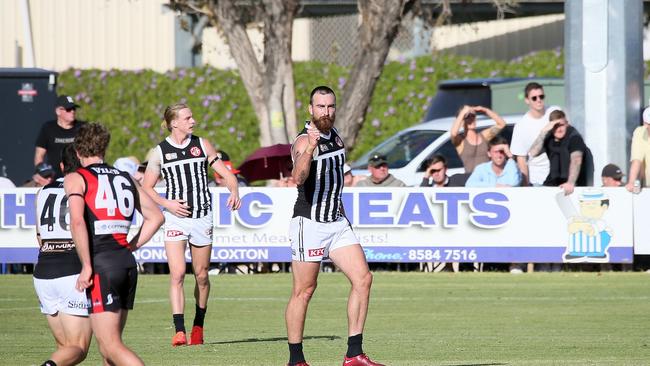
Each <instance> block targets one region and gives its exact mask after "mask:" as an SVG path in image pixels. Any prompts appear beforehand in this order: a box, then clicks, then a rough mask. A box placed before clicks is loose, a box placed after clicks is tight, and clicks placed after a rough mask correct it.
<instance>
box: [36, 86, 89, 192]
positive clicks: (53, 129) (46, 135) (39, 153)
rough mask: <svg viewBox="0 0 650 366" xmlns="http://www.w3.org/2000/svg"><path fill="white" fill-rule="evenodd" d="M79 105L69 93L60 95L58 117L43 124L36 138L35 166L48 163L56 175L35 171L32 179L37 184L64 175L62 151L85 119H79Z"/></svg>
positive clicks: (45, 182) (57, 103)
mask: <svg viewBox="0 0 650 366" xmlns="http://www.w3.org/2000/svg"><path fill="white" fill-rule="evenodd" d="M77 108H79V105H78V104H77V103H75V102H74V100H73V99H72V97H70V96H68V95H60V96H59V97H57V98H56V108H55V109H54V112H55V113H56V119H55V120H51V121H47V122H45V123H44V124H43V126H41V131H40V133H39V134H38V138H37V139H36V151H35V152H34V166H35V167H37V166H39V164H42V163H47V164H49V165H50V166H51V167H52V168H53V170H54V175H53V176H51V177H44V176H43V175H42V174H39V171H36V172H34V175H33V176H32V179H33V180H34V182H36V184H37V185H40V186H44V185H47V184H49V183H51V182H52V181H53V180H54V179H56V178H58V177H62V176H63V173H62V172H61V168H60V166H61V152H62V151H63V148H64V147H65V145H68V144H70V143H72V141H73V140H74V137H75V135H76V134H77V131H78V130H79V127H81V124H82V123H83V121H78V120H77V118H76V117H77V115H76V111H77Z"/></svg>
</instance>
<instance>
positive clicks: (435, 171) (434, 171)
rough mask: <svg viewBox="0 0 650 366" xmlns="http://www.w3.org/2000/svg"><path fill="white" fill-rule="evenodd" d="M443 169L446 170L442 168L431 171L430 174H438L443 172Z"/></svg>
mask: <svg viewBox="0 0 650 366" xmlns="http://www.w3.org/2000/svg"><path fill="white" fill-rule="evenodd" d="M443 169H444V168H440V169H429V174H433V173H438V172H439V171H441V170H443Z"/></svg>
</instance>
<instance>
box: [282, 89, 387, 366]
mask: <svg viewBox="0 0 650 366" xmlns="http://www.w3.org/2000/svg"><path fill="white" fill-rule="evenodd" d="M335 113H336V96H335V95H334V91H332V89H330V88H329V87H326V86H319V87H317V88H315V89H314V90H312V92H311V94H310V97H309V114H310V115H311V121H310V122H309V123H308V124H307V125H306V126H305V128H304V129H303V130H302V132H301V133H300V134H299V135H298V137H296V140H295V142H294V143H293V146H292V147H291V154H292V158H293V162H294V165H293V172H292V175H293V177H295V180H296V183H297V184H298V198H297V200H296V203H295V206H294V211H293V218H292V219H291V226H290V232H289V238H290V240H291V256H292V262H291V269H292V271H291V272H292V274H293V290H292V293H291V298H290V299H289V304H288V305H287V310H286V314H285V318H286V322H287V338H288V340H289V366H295V365H300V366H304V365H307V363H306V362H305V356H304V355H303V352H302V339H303V331H304V325H305V317H306V315H307V306H308V305H309V300H310V299H311V296H312V295H313V293H314V291H315V290H316V280H317V278H318V271H319V269H320V262H321V261H322V260H323V258H328V257H329V258H330V259H331V260H332V262H334V264H335V265H336V266H337V267H338V268H340V269H341V271H343V273H344V274H345V276H346V277H347V278H348V280H350V283H351V284H352V290H351V291H350V297H349V299H348V351H347V353H346V355H345V357H344V358H343V362H344V365H345V366H361V365H364V366H382V365H380V364H378V363H376V362H373V361H371V360H370V359H369V358H368V356H366V355H365V354H364V353H363V350H362V347H361V344H362V339H363V336H362V332H363V326H364V324H365V321H366V314H367V312H368V301H369V298H370V286H371V284H372V274H371V273H370V271H369V270H368V263H367V262H366V256H365V254H364V252H363V249H362V248H361V245H359V239H358V238H357V236H356V235H355V233H354V232H353V231H352V227H351V226H350V222H349V221H348V220H347V218H346V217H345V215H344V213H343V204H342V201H341V192H342V190H343V185H344V182H343V169H344V164H345V148H344V147H343V140H342V139H341V137H340V136H339V134H338V132H337V131H336V129H335V128H334V127H333V126H334V121H335V117H336V116H335Z"/></svg>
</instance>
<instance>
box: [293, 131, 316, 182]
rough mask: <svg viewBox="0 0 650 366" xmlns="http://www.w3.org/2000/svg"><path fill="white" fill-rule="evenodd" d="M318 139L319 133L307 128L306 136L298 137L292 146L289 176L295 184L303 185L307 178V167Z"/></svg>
mask: <svg viewBox="0 0 650 366" xmlns="http://www.w3.org/2000/svg"><path fill="white" fill-rule="evenodd" d="M318 138H320V132H318V130H317V129H316V128H308V129H307V135H302V136H298V138H297V139H296V141H295V142H294V144H293V146H292V147H291V154H292V156H293V170H292V172H291V174H292V175H293V176H294V179H295V180H296V184H298V185H301V184H303V183H305V181H306V180H307V177H308V176H309V167H310V165H311V161H312V159H313V157H314V150H316V145H317V143H318Z"/></svg>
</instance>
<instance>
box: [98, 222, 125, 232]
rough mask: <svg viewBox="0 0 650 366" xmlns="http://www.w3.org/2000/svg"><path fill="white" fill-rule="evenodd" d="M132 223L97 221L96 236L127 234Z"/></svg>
mask: <svg viewBox="0 0 650 366" xmlns="http://www.w3.org/2000/svg"><path fill="white" fill-rule="evenodd" d="M130 227H131V222H129V221H126V220H101V221H95V235H108V234H127V233H128V232H129V228H130Z"/></svg>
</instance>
